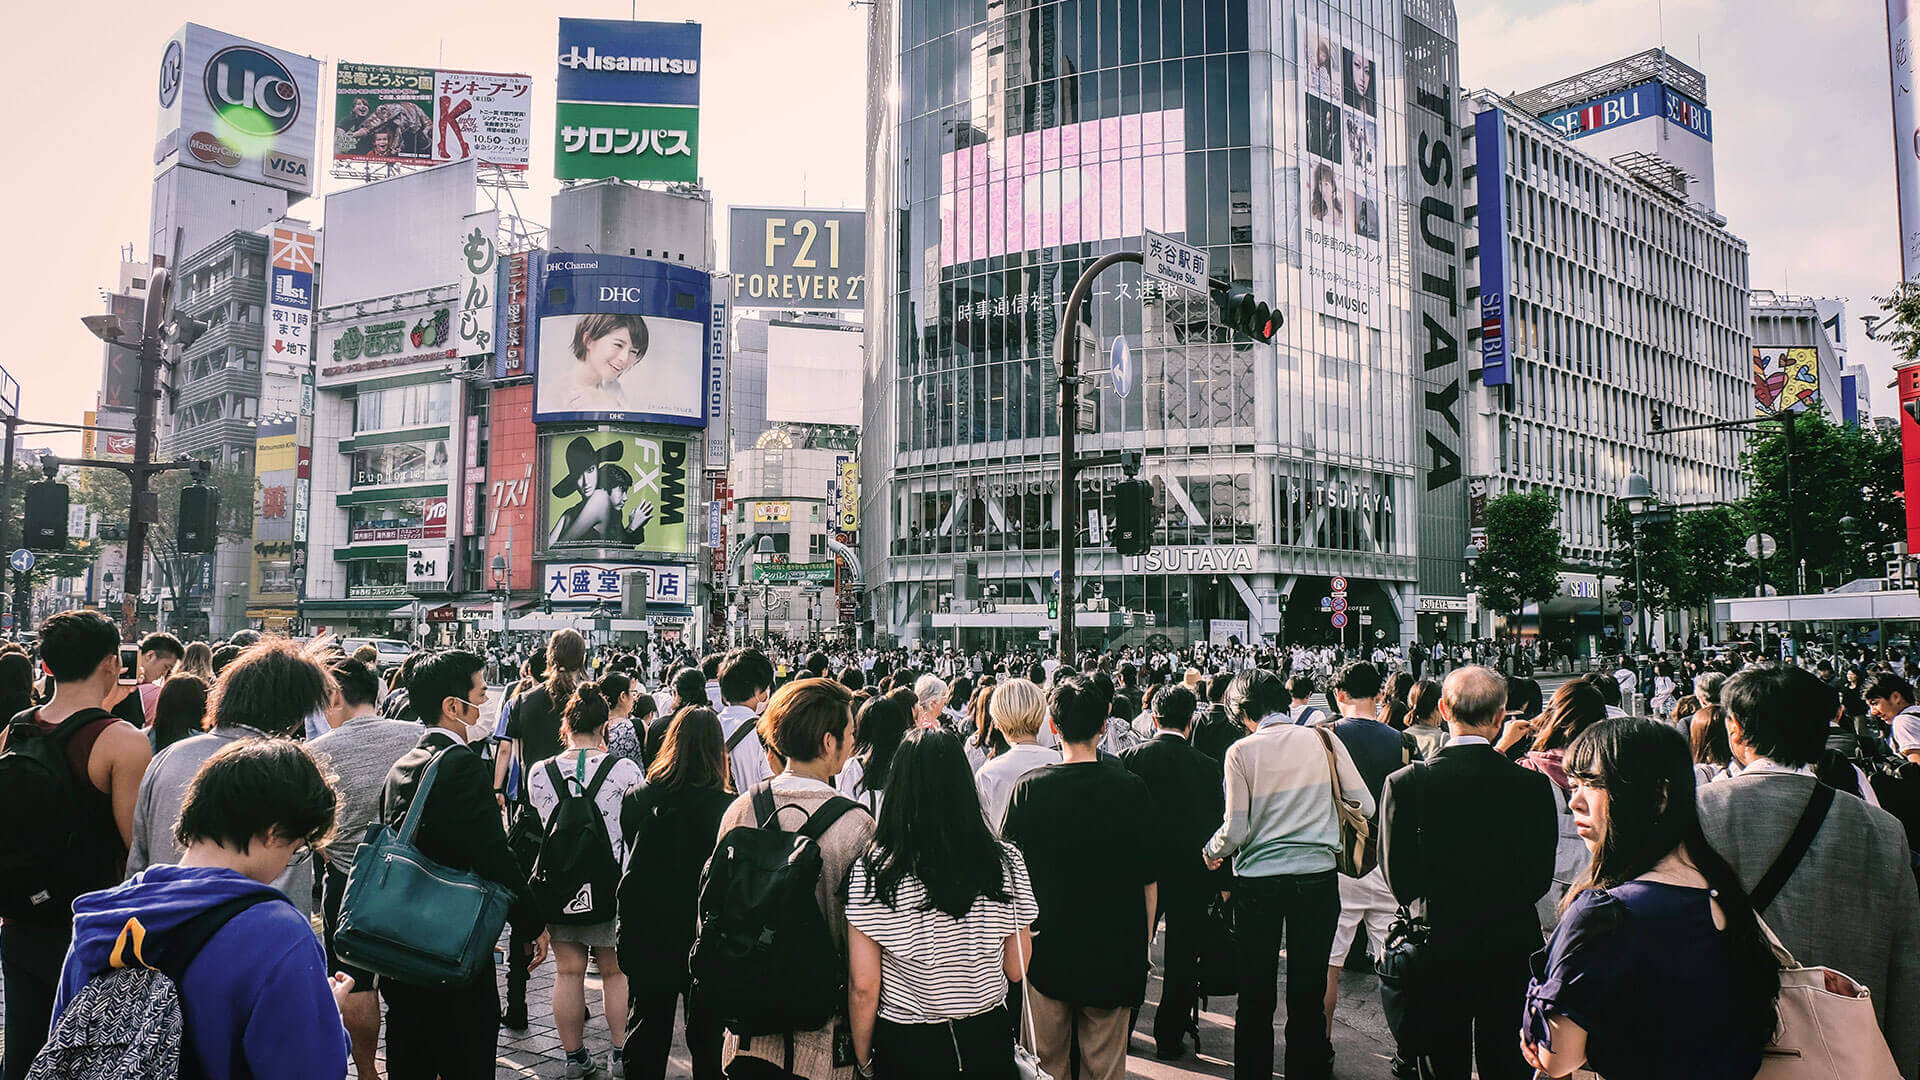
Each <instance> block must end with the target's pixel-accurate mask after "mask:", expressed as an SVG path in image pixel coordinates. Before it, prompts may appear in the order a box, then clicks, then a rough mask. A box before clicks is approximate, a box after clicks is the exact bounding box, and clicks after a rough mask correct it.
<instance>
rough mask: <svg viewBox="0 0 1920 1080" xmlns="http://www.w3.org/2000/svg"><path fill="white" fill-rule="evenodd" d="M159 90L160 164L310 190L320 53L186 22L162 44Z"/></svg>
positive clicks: (157, 159) (157, 161) (157, 152)
mask: <svg viewBox="0 0 1920 1080" xmlns="http://www.w3.org/2000/svg"><path fill="white" fill-rule="evenodd" d="M159 98H160V125H159V132H158V134H159V138H160V146H159V147H158V148H157V149H156V150H155V152H154V158H155V164H156V166H158V168H159V169H161V170H164V169H167V168H171V167H172V166H174V165H178V166H180V167H181V168H185V169H197V170H199V171H201V172H211V173H219V174H221V175H223V176H231V177H233V178H234V179H236V180H246V181H249V182H251V183H255V184H268V185H271V186H273V187H279V188H285V189H287V190H288V191H291V192H295V193H297V194H300V195H310V194H312V193H313V151H314V146H315V141H316V139H317V137H318V132H319V100H320V61H318V60H315V59H313V58H312V57H307V56H300V55H298V54H296V53H291V52H287V51H285V50H283V49H275V48H271V47H269V46H266V45H262V44H260V43H259V42H256V41H249V40H247V39H246V38H240V37H234V36H233V35H232V34H224V33H221V32H220V31H218V30H210V29H208V28H207V27H204V26H200V25H197V24H195V23H187V24H186V25H185V26H182V27H181V28H180V29H179V30H177V31H175V32H174V35H173V37H172V39H170V40H169V41H168V42H167V44H166V47H165V48H164V49H163V50H162V52H161V56H160V82H159Z"/></svg>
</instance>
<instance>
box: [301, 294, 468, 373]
mask: <svg viewBox="0 0 1920 1080" xmlns="http://www.w3.org/2000/svg"><path fill="white" fill-rule="evenodd" d="M453 326H454V311H453V305H452V304H451V303H444V304H435V305H434V306H432V307H429V308H424V309H415V310H413V311H399V312H395V311H387V312H382V313H380V314H378V315H367V316H361V317H358V318H354V319H349V320H345V321H343V322H337V323H328V324H326V325H325V326H322V327H321V328H320V334H319V342H318V356H317V359H318V361H319V364H320V383H321V385H323V386H324V385H327V384H329V383H341V382H358V381H359V380H361V379H363V378H366V377H368V376H370V375H393V374H398V373H399V371H398V369H404V368H410V367H414V366H417V365H422V364H428V363H445V362H446V361H448V360H451V359H453V357H454V355H455V350H454V347H453Z"/></svg>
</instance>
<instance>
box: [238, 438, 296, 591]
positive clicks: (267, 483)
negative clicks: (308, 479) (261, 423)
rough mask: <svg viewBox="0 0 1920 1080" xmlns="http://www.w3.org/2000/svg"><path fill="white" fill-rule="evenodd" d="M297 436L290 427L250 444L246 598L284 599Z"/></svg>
mask: <svg viewBox="0 0 1920 1080" xmlns="http://www.w3.org/2000/svg"><path fill="white" fill-rule="evenodd" d="M296 443H297V434H296V431H295V425H294V424H292V423H281V424H272V425H269V426H267V427H263V428H260V429H259V430H258V432H257V433H256V435H255V438H254V456H253V470H254V471H253V475H254V484H253V490H254V503H253V511H254V513H253V554H252V560H251V574H250V583H251V589H250V597H249V599H250V600H251V601H252V602H254V603H259V602H261V601H262V600H264V599H268V598H269V597H273V598H279V597H290V596H291V594H292V592H293V580H292V576H291V574H290V572H289V568H290V560H291V557H292V555H293V543H292V542H293V484H294V471H295V466H296V465H297V464H298V457H297V454H296Z"/></svg>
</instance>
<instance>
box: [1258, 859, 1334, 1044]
mask: <svg viewBox="0 0 1920 1080" xmlns="http://www.w3.org/2000/svg"><path fill="white" fill-rule="evenodd" d="M1339 918H1340V886H1339V883H1338V881H1337V880H1336V876H1335V872H1334V871H1332V870H1327V871H1323V872H1321V873H1318V874H1279V875H1275V876H1273V877H1236V878H1234V879H1233V931H1234V944H1235V946H1236V948H1237V950H1238V951H1239V953H1240V1002H1239V1005H1240V1007H1239V1011H1238V1013H1237V1014H1236V1015H1235V1016H1234V1030H1233V1075H1234V1076H1235V1077H1236V1080H1271V1077H1272V1076H1273V1013H1274V1009H1275V1007H1276V1005H1277V1004H1278V1002H1277V997H1278V994H1277V989H1276V988H1277V984H1278V981H1279V977H1280V948H1281V945H1282V942H1283V941H1284V943H1285V946H1286V950H1287V1030H1286V1040H1287V1051H1286V1076H1287V1080H1327V1078H1328V1077H1331V1076H1332V1075H1333V1043H1332V1041H1331V1040H1329V1039H1328V1038H1327V1017H1326V1012H1325V1007H1324V1005H1323V1004H1322V1001H1323V998H1324V996H1325V994H1326V990H1327V957H1328V955H1329V953H1330V952H1331V951H1332V949H1333V931H1334V925H1335V924H1336V923H1337V922H1338V921H1339Z"/></svg>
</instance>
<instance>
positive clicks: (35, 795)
mask: <svg viewBox="0 0 1920 1080" xmlns="http://www.w3.org/2000/svg"><path fill="white" fill-rule="evenodd" d="M38 715H39V710H38V709H28V710H26V711H25V712H23V713H21V714H20V715H18V716H15V717H14V718H13V720H12V721H11V722H9V723H8V724H7V729H6V730H7V735H6V738H7V745H6V750H5V751H4V752H0V821H5V822H9V823H10V827H9V828H6V829H0V918H5V919H18V920H20V921H22V922H27V923H34V924H56V923H64V922H65V921H66V920H68V919H70V918H72V916H73V900H74V897H77V896H79V895H80V894H81V893H88V892H92V891H94V890H95V889H104V888H107V887H108V886H111V885H114V884H117V883H118V882H119V880H120V878H121V875H122V873H123V872H124V871H125V868H126V857H125V855H124V854H123V853H122V852H121V851H120V850H119V845H120V830H119V827H118V826H117V825H116V824H115V823H114V821H113V816H112V813H111V811H110V810H109V809H107V808H106V803H105V801H104V800H102V799H99V798H89V797H88V796H89V795H92V794H94V788H93V785H92V783H91V782H90V781H89V780H88V779H87V777H86V776H85V775H84V774H83V775H80V776H75V775H74V772H73V769H72V768H71V767H70V766H69V765H68V764H67V743H68V741H69V740H71V739H72V738H73V737H74V735H75V734H77V733H78V732H79V731H80V729H81V728H84V727H86V726H87V725H88V724H92V723H95V722H97V721H99V720H101V719H104V718H107V717H109V716H110V715H111V714H110V713H108V712H106V711H105V710H103V709H82V710H80V711H79V712H77V713H74V714H73V715H72V716H69V717H67V718H66V719H65V720H63V721H61V722H60V726H59V727H56V728H54V729H53V730H52V731H50V732H49V731H42V730H41V729H40V725H39V724H38V723H36V722H35V720H34V718H35V717H36V716H38Z"/></svg>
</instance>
